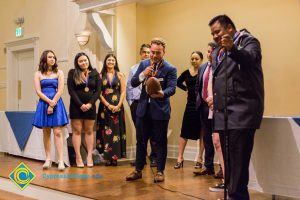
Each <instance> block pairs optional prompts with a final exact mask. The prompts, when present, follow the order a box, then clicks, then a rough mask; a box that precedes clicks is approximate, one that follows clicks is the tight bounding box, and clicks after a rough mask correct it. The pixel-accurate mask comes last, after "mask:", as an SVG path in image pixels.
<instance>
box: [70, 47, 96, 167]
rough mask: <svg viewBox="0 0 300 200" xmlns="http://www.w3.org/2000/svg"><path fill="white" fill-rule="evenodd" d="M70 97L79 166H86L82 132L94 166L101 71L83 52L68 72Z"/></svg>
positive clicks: (88, 164)
mask: <svg viewBox="0 0 300 200" xmlns="http://www.w3.org/2000/svg"><path fill="white" fill-rule="evenodd" d="M68 91H69V94H70V96H71V98H70V119H71V126H72V142H73V146H74V150H75V153H76V165H77V167H84V164H83V161H82V157H81V154H80V145H81V132H82V131H83V132H84V134H85V143H86V146H87V158H86V160H87V162H86V163H87V166H88V167H93V159H92V152H93V147H94V124H95V119H96V105H95V103H96V101H97V100H98V99H99V97H100V93H101V81H100V77H99V73H98V72H97V70H96V69H95V68H93V67H92V65H91V63H90V59H89V57H88V56H87V55H86V54H85V53H83V52H81V53H78V54H77V55H76V56H75V59H74V69H71V70H70V71H69V74H68Z"/></svg>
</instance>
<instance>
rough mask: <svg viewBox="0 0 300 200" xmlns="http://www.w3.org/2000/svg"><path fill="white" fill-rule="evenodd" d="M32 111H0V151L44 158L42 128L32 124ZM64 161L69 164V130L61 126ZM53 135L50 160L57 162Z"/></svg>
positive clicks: (33, 157) (39, 158) (38, 158)
mask: <svg viewBox="0 0 300 200" xmlns="http://www.w3.org/2000/svg"><path fill="white" fill-rule="evenodd" d="M33 116H34V112H23V111H16V112H12V111H0V127H1V128H0V152H5V153H9V154H12V155H17V156H22V157H26V158H32V159H37V160H45V159H46V155H45V151H44V143H43V130H42V129H38V128H36V127H33V126H32V119H33ZM63 135H64V162H65V164H66V165H67V166H70V162H69V155H68V148H67V138H68V137H69V131H68V130H67V128H63ZM57 159H58V155H57V152H56V148H55V144H54V137H53V134H51V160H52V161H55V162H57Z"/></svg>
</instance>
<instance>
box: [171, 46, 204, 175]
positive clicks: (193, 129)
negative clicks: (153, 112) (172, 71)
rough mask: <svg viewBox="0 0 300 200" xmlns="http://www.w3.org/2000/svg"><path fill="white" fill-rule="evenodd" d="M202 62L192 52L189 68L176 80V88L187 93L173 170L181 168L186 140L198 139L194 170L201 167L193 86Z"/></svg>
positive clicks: (201, 56) (197, 118)
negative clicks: (197, 153) (197, 152)
mask: <svg viewBox="0 0 300 200" xmlns="http://www.w3.org/2000/svg"><path fill="white" fill-rule="evenodd" d="M202 61H203V54H202V53H201V52H200V51H194V52H193V53H192V54H191V65H192V66H191V67H190V68H189V69H187V70H185V71H184V72H183V73H182V74H181V75H180V76H179V77H178V79H177V87H179V88H180V89H182V90H184V91H187V103H186V107H185V111H184V115H183V120H182V127H181V135H180V139H179V150H178V158H177V163H176V164H175V166H174V168H175V169H179V168H181V167H183V161H184V159H183V153H184V149H185V146H186V143H187V141H188V139H191V140H198V139H199V147H200V148H199V155H198V160H197V162H196V165H195V168H201V167H202V164H201V163H202V155H203V151H204V145H203V139H202V138H201V134H200V133H201V125H200V112H199V110H196V92H195V84H196V81H197V78H198V76H197V75H198V69H199V66H200V65H201V63H202Z"/></svg>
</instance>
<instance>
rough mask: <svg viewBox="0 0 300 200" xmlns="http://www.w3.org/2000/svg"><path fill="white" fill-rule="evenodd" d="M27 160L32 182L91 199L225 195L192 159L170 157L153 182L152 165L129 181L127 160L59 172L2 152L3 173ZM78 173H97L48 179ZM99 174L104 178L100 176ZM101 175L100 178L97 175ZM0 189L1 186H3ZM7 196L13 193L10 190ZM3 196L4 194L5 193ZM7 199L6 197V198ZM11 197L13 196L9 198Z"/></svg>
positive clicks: (258, 196)
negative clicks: (197, 171) (180, 163)
mask: <svg viewBox="0 0 300 200" xmlns="http://www.w3.org/2000/svg"><path fill="white" fill-rule="evenodd" d="M21 161H22V162H24V163H25V164H26V165H27V166H28V167H29V168H30V169H31V170H32V171H33V172H34V173H35V174H36V179H35V180H34V181H33V182H32V183H31V184H35V185H38V186H42V187H46V188H51V189H55V190H59V191H62V192H66V193H71V194H75V195H80V196H84V197H88V198H92V199H110V200H111V199H118V200H120V199H125V200H141V199H142V200H165V199H166V200H167V199H172V200H185V199H186V200H190V199H205V200H215V199H217V198H221V197H223V193H222V192H209V190H208V187H209V186H212V185H214V184H216V183H218V182H219V180H216V179H214V178H213V177H211V176H203V177H199V176H197V177H195V176H194V175H193V171H194V168H193V162H184V168H183V169H177V170H175V169H173V165H174V163H175V160H168V161H167V166H166V171H165V176H166V180H165V182H163V183H159V184H157V183H153V173H154V172H153V171H152V169H153V170H154V169H155V168H152V169H151V168H150V167H149V165H148V166H146V167H145V169H144V171H143V179H140V180H138V181H134V182H126V181H125V177H126V175H128V174H129V173H130V172H131V171H133V170H134V168H133V167H131V166H130V164H129V163H128V162H121V163H118V164H119V166H117V167H105V166H95V167H93V168H87V167H85V168H83V169H81V168H76V167H70V168H66V170H65V171H64V172H59V171H58V170H57V168H56V167H55V166H53V167H52V168H51V169H50V170H43V169H42V164H43V162H41V161H36V160H30V159H26V158H21V157H15V156H10V155H4V154H0V165H1V167H0V176H2V177H8V175H9V174H10V173H11V171H12V170H13V169H14V168H15V167H16V166H18V164H19V163H20V162H21ZM58 174H61V175H63V174H66V175H70V174H78V175H83V174H86V175H90V176H96V178H88V179H80V178H75V179H74V178H73V179H66V178H59V179H46V178H45V177H47V176H49V175H58ZM99 175H100V176H101V178H99ZM97 176H98V178H97ZM0 189H1V186H0ZM7 195H8V197H9V196H10V195H13V194H9V193H7ZM250 195H251V199H255V200H265V199H271V195H267V194H262V193H258V192H254V191H250ZM1 197H2V198H4V197H5V196H3V195H2V192H1ZM4 199H5V198H4ZM7 199H12V198H7ZM13 199H15V198H13Z"/></svg>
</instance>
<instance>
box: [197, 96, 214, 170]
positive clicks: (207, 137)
mask: <svg viewBox="0 0 300 200" xmlns="http://www.w3.org/2000/svg"><path fill="white" fill-rule="evenodd" d="M208 111H209V108H208V105H207V103H206V102H204V101H202V103H201V106H200V117H201V129H202V131H203V142H204V148H205V158H204V166H205V168H206V169H208V170H212V171H213V170H214V157H215V147H214V144H213V141H212V120H211V119H208Z"/></svg>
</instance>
